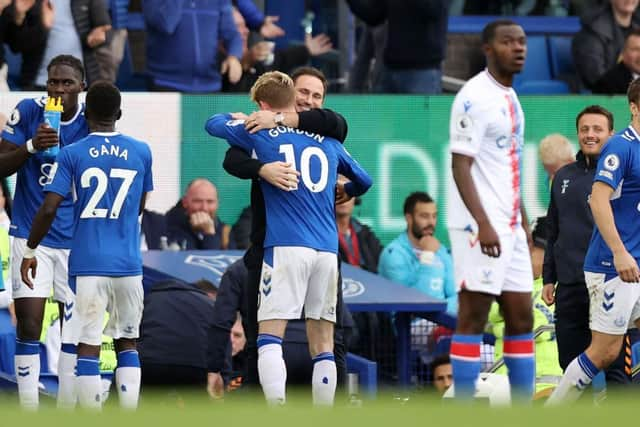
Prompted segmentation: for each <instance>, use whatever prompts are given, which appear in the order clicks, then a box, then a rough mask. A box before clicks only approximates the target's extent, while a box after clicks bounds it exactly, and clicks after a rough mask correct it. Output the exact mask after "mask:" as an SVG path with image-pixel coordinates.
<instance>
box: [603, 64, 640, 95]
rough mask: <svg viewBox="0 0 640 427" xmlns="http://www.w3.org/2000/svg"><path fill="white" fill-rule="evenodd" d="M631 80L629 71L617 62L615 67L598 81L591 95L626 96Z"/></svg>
mask: <svg viewBox="0 0 640 427" xmlns="http://www.w3.org/2000/svg"><path fill="white" fill-rule="evenodd" d="M631 80H633V76H632V75H631V70H629V69H628V68H627V66H626V65H625V64H624V63H623V62H618V63H617V64H616V66H615V67H613V68H612V69H610V70H609V71H607V72H606V73H605V75H604V76H602V77H600V79H598V81H597V82H596V83H595V85H594V86H593V93H602V94H606V95H615V94H626V93H627V88H628V87H629V83H631Z"/></svg>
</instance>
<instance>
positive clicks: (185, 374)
mask: <svg viewBox="0 0 640 427" xmlns="http://www.w3.org/2000/svg"><path fill="white" fill-rule="evenodd" d="M141 370H142V378H141V380H142V385H143V386H148V387H172V388H174V387H201V386H205V385H206V384H207V368H197V367H195V366H182V365H167V364H163V363H144V362H143V363H142V366H141Z"/></svg>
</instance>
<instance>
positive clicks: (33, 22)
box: [0, 0, 49, 88]
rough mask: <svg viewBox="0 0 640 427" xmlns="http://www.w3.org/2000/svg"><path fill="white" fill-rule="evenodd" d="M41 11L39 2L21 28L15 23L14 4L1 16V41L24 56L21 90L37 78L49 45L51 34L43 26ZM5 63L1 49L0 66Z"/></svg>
mask: <svg viewBox="0 0 640 427" xmlns="http://www.w3.org/2000/svg"><path fill="white" fill-rule="evenodd" d="M41 9H42V1H41V0H38V1H36V2H35V4H34V5H33V7H32V8H31V9H29V11H28V12H27V15H26V16H25V19H24V22H23V23H22V25H21V26H19V27H18V26H16V24H15V23H14V19H15V4H14V3H13V2H12V3H11V4H10V5H9V6H7V7H6V8H5V9H4V10H3V11H2V15H0V38H1V40H0V41H1V42H3V43H6V44H7V45H8V46H9V47H10V48H11V51H12V52H14V53H20V54H21V55H22V65H21V69H20V79H19V82H18V84H19V85H20V87H21V88H23V87H24V85H25V84H28V83H30V82H32V81H33V80H34V79H35V78H36V75H37V74H38V67H39V66H40V62H42V55H44V49H45V46H46V45H47V36H48V34H49V32H48V31H47V29H46V28H45V27H44V25H43V24H42V17H41V13H40V10H41ZM4 62H5V56H4V51H3V50H2V49H0V64H3V63H4ZM12 71H13V70H12Z"/></svg>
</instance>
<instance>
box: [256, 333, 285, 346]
mask: <svg viewBox="0 0 640 427" xmlns="http://www.w3.org/2000/svg"><path fill="white" fill-rule="evenodd" d="M257 344H258V348H260V347H262V346H265V345H267V344H277V345H282V338H280V337H277V336H275V335H271V334H258V340H257Z"/></svg>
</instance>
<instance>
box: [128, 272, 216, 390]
mask: <svg viewBox="0 0 640 427" xmlns="http://www.w3.org/2000/svg"><path fill="white" fill-rule="evenodd" d="M216 293H217V289H216V288H215V286H214V285H213V284H212V283H211V282H208V281H206V280H201V281H199V282H197V283H196V284H195V285H191V284H186V283H181V282H176V281H166V282H160V283H156V284H155V285H154V286H153V288H152V289H151V291H150V292H149V293H148V294H147V295H146V297H145V299H144V312H143V314H142V323H141V325H140V342H139V343H138V351H139V352H140V362H141V365H142V384H143V385H144V386H172V387H175V386H201V385H204V384H206V382H207V346H208V344H207V332H208V330H209V327H210V325H211V323H212V319H213V307H214V299H215V295H216Z"/></svg>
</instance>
